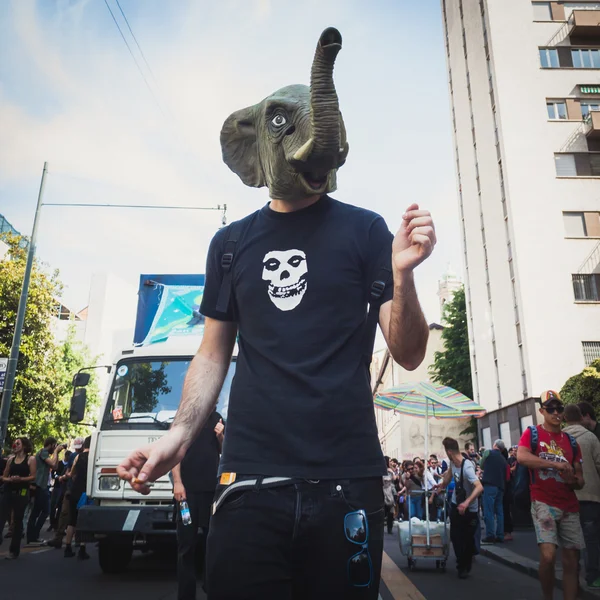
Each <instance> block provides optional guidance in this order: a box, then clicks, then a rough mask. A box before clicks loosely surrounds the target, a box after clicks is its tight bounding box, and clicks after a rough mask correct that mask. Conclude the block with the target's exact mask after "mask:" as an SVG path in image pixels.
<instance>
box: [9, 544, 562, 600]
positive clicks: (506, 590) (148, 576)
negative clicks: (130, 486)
mask: <svg viewBox="0 0 600 600" xmlns="http://www.w3.org/2000/svg"><path fill="white" fill-rule="evenodd" d="M7 542H8V540H6V541H5V542H4V544H3V545H2V546H0V559H1V558H3V556H5V555H6V554H7V551H8V548H7V545H8V544H7ZM88 550H89V552H90V554H91V556H92V558H91V559H90V560H88V561H78V560H77V559H76V558H71V559H65V558H63V553H62V551H57V550H54V549H51V548H31V549H30V548H24V549H23V551H22V554H21V557H20V558H19V560H17V561H5V560H0V598H2V600H21V599H23V598H34V597H38V596H39V595H40V590H44V597H45V598H46V600H64V599H65V598H85V600H138V599H139V600H176V598H177V594H176V578H175V563H174V559H172V560H169V559H164V558H162V559H161V558H159V557H157V556H154V555H152V554H147V555H142V554H141V553H139V552H136V553H134V559H133V560H132V562H131V565H130V568H129V570H128V571H127V573H124V574H122V575H111V576H107V575H103V574H102V573H101V571H100V568H99V566H98V560H97V554H96V550H95V548H94V547H93V546H90V547H89V548H88ZM385 553H386V554H385V556H384V570H383V585H382V586H381V598H382V600H446V599H448V600H450V599H452V598H467V597H475V598H479V599H481V600H508V599H509V600H539V598H540V589H539V587H538V586H539V584H538V582H537V581H536V580H534V579H532V578H531V577H528V576H527V575H523V574H521V573H518V572H516V571H514V570H512V569H509V568H508V567H505V566H502V565H500V564H499V563H497V562H494V561H492V560H490V559H487V558H484V557H477V559H476V564H475V565H474V568H473V573H472V576H471V579H469V580H467V581H462V580H459V579H458V578H457V576H456V572H455V570H454V561H453V559H452V558H451V559H450V564H449V568H448V571H447V572H446V573H440V572H436V571H435V570H434V569H432V568H431V567H430V566H426V565H423V569H422V570H421V569H420V570H419V571H417V572H414V573H411V572H409V571H408V569H407V568H406V559H404V558H403V557H401V555H400V552H399V548H398V539H397V537H396V536H395V535H394V536H388V535H387V534H386V543H385ZM557 597H559V596H558V594H557ZM205 598H206V596H205V595H204V594H203V592H202V591H201V590H200V589H199V590H198V598H197V600H204V599H205ZM307 600H310V599H307ZM334 600H340V599H334Z"/></svg>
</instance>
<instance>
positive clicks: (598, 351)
mask: <svg viewBox="0 0 600 600" xmlns="http://www.w3.org/2000/svg"><path fill="white" fill-rule="evenodd" d="M581 345H582V346H583V359H584V360H585V366H586V367H589V366H590V365H591V364H592V363H593V362H594V361H595V360H598V359H599V358H600V342H581Z"/></svg>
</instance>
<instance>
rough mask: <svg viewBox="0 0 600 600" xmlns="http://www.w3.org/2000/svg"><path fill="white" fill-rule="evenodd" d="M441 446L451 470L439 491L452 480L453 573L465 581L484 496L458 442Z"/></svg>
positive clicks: (469, 461) (450, 442) (445, 476)
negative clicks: (456, 572)
mask: <svg viewBox="0 0 600 600" xmlns="http://www.w3.org/2000/svg"><path fill="white" fill-rule="evenodd" d="M442 445H443V446H444V448H445V450H446V454H447V455H448V461H449V463H450V469H448V470H447V471H446V472H445V473H444V477H443V479H442V481H441V483H440V484H438V488H439V489H444V488H446V487H448V485H449V483H450V481H451V480H453V481H454V491H453V493H452V500H451V509H450V539H451V540H452V546H453V548H454V554H455V555H456V570H457V571H458V577H459V578H460V579H467V577H468V576H469V573H470V572H471V566H472V562H473V555H474V554H475V530H476V528H477V521H478V519H479V516H478V503H477V499H478V498H479V496H480V495H481V494H482V493H483V486H482V485H481V481H479V478H478V477H477V475H476V474H475V466H474V464H473V461H471V460H470V459H468V458H465V457H464V456H463V455H462V454H461V452H460V447H459V445H458V442H457V441H456V440H455V439H453V438H451V437H447V438H444V440H443V441H442Z"/></svg>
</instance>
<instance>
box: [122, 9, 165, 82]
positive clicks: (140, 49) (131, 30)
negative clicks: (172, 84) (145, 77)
mask: <svg viewBox="0 0 600 600" xmlns="http://www.w3.org/2000/svg"><path fill="white" fill-rule="evenodd" d="M116 2H117V6H118V7H119V10H120V11H121V14H122V15H123V18H124V19H125V23H127V27H128V29H129V33H131V37H132V38H133V41H134V42H135V45H136V46H137V47H138V50H139V51H140V54H141V55H142V58H143V59H144V62H145V63H146V66H147V67H148V71H150V74H151V75H152V79H154V81H155V82H156V77H155V76H154V72H153V71H152V68H151V67H150V64H149V63H148V61H147V60H146V56H145V55H144V51H143V50H142V47H141V46H140V44H139V42H138V41H137V38H136V37H135V34H134V33H133V29H132V28H131V25H130V24H129V20H128V19H127V16H126V15H125V12H124V11H123V9H122V8H121V3H120V2H119V0H116Z"/></svg>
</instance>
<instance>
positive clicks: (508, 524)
mask: <svg viewBox="0 0 600 600" xmlns="http://www.w3.org/2000/svg"><path fill="white" fill-rule="evenodd" d="M513 450H514V451H513ZM501 452H502V456H504V460H505V461H506V484H505V486H504V496H503V500H502V503H503V508H504V541H505V542H512V541H513V539H514V538H513V529H514V526H513V515H512V513H513V510H512V505H513V479H514V472H515V470H516V468H517V456H516V447H514V446H513V447H512V448H511V449H510V450H508V451H507V450H506V448H504V450H501ZM511 453H512V454H513V456H511Z"/></svg>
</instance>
